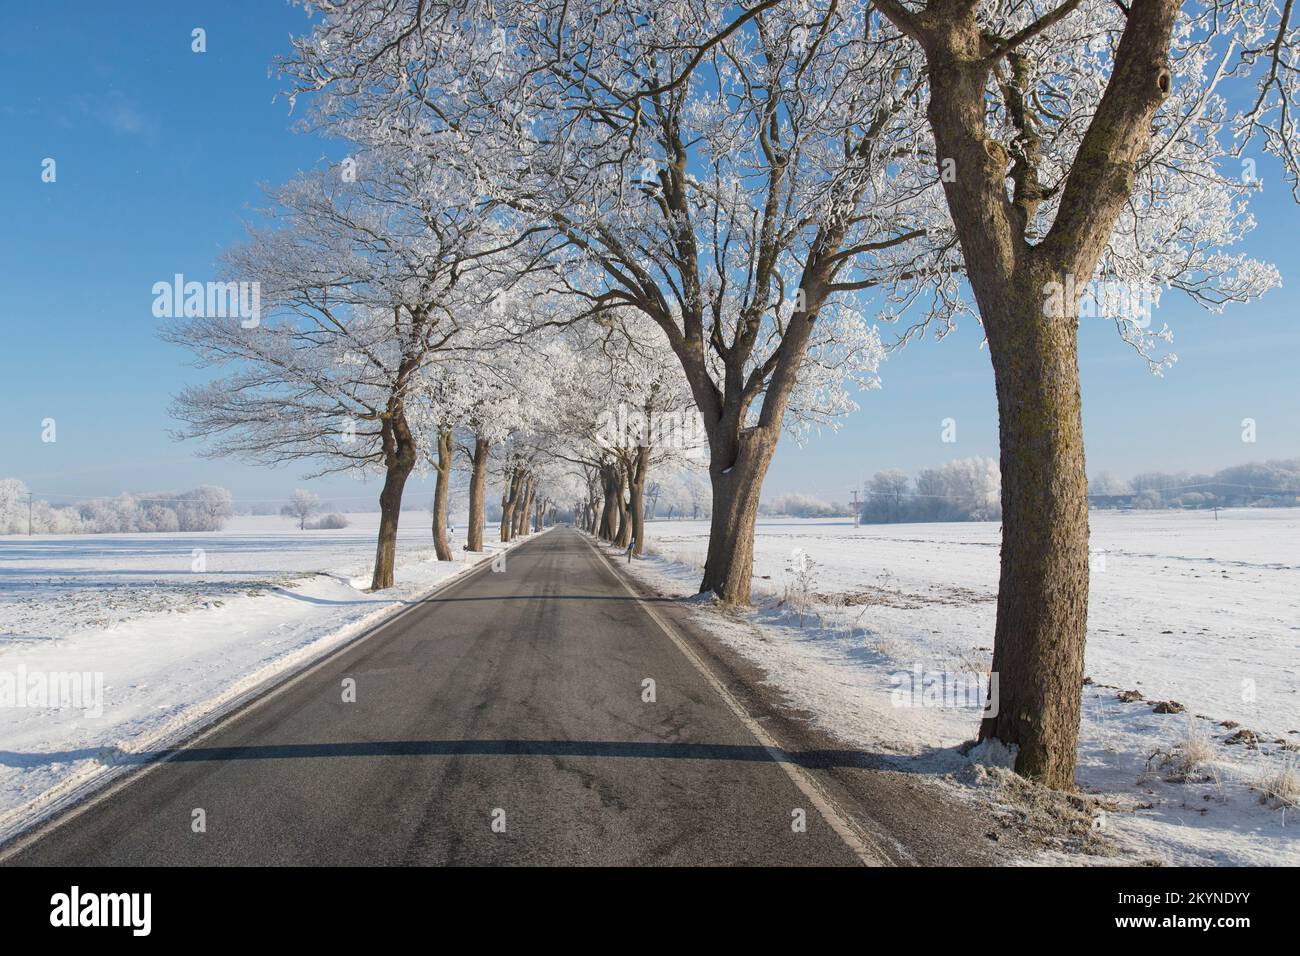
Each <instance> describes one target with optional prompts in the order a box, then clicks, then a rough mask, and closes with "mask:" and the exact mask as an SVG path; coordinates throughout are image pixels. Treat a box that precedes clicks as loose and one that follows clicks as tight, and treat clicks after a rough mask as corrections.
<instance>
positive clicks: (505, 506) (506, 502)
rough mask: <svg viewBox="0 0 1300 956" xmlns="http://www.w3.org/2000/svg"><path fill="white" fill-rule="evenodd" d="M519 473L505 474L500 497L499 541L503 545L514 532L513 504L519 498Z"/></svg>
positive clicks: (514, 471)
mask: <svg viewBox="0 0 1300 956" xmlns="http://www.w3.org/2000/svg"><path fill="white" fill-rule="evenodd" d="M519 481H520V472H519V470H518V469H513V470H511V471H509V472H507V473H506V484H505V490H504V492H503V494H502V495H501V541H502V543H503V544H504V543H505V542H507V541H509V540H510V539H511V537H513V533H514V530H515V502H516V501H517V500H518V498H519Z"/></svg>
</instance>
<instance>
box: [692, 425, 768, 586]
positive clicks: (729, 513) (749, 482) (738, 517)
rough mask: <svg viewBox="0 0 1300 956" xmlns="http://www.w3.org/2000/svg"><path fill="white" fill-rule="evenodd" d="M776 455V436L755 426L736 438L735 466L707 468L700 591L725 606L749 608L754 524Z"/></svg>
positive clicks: (752, 572)
mask: <svg viewBox="0 0 1300 956" xmlns="http://www.w3.org/2000/svg"><path fill="white" fill-rule="evenodd" d="M775 451H776V435H773V434H769V433H766V432H764V431H762V430H760V429H758V428H754V429H750V430H748V431H745V432H743V433H742V434H741V436H740V449H739V452H738V453H737V455H736V458H735V462H734V464H732V466H731V467H730V468H727V469H726V470H725V471H723V470H719V469H718V468H717V467H716V466H710V468H709V479H710V481H711V482H712V484H713V517H712V521H711V523H710V525H709V550H708V555H707V557H706V558H705V561H704V580H702V581H701V582H700V590H701V591H712V592H713V593H714V594H716V595H718V597H720V598H721V599H722V600H723V601H724V602H725V603H727V604H748V603H749V588H750V581H751V579H752V578H753V574H754V521H755V520H756V519H757V518H758V499H759V494H760V492H761V491H762V487H763V478H764V476H765V475H766V474H767V466H768V465H769V464H770V463H771V461H772V455H773V453H774V452H775Z"/></svg>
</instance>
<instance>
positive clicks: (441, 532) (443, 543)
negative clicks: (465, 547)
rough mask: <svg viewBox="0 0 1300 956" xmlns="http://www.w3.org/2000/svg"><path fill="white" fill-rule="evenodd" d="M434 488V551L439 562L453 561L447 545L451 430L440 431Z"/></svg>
mask: <svg viewBox="0 0 1300 956" xmlns="http://www.w3.org/2000/svg"><path fill="white" fill-rule="evenodd" d="M434 470H435V473H436V475H435V482H434V487H433V550H434V553H435V554H437V556H438V560H439V561H450V560H451V545H449V544H448V543H447V497H448V493H449V486H450V484H451V429H450V428H443V429H439V431H438V460H437V464H436V466H435V469H434Z"/></svg>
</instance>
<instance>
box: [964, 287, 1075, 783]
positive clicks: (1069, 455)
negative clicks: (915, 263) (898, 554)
mask: <svg viewBox="0 0 1300 956" xmlns="http://www.w3.org/2000/svg"><path fill="white" fill-rule="evenodd" d="M1026 285H1027V286H1028V291H1027V292H1025V293H1020V295H1021V297H1022V299H1023V300H1024V301H1022V302H1021V303H1019V305H1018V307H1017V309H1016V311H1017V312H1019V313H1021V314H1016V315H1006V316H1005V321H999V322H997V323H995V324H994V326H993V327H991V328H990V330H989V352H990V355H991V357H992V359H993V368H994V375H995V378H996V382H997V396H998V419H999V438H1000V451H1001V465H1002V573H1001V578H1000V580H999V584H998V614H997V630H996V634H995V637H994V644H993V647H994V651H993V672H994V673H995V674H996V675H997V678H998V683H997V699H996V701H994V703H996V706H997V712H996V716H992V717H988V718H986V719H985V720H984V722H983V724H982V726H981V727H980V737H981V738H986V737H992V738H997V739H998V740H1000V741H1002V742H1003V743H1005V744H1011V745H1015V746H1017V747H1018V748H1019V752H1018V755H1017V758H1016V770H1017V772H1019V773H1021V774H1023V775H1025V776H1029V777H1033V778H1035V779H1037V780H1041V781H1042V782H1043V783H1046V784H1047V785H1049V786H1052V787H1056V788H1058V789H1066V788H1069V787H1072V786H1073V784H1074V768H1075V759H1076V756H1075V755H1076V747H1077V743H1078V730H1079V698H1080V694H1081V692H1082V688H1083V651H1084V643H1085V640H1086V638H1087V617H1088V487H1087V480H1086V478H1085V474H1086V471H1085V468H1084V452H1083V424H1082V419H1081V415H1080V404H1079V369H1078V358H1077V335H1078V320H1077V318H1076V317H1075V316H1074V312H1075V309H1074V307H1073V303H1067V304H1068V305H1069V306H1070V308H1069V312H1070V315H1068V316H1065V317H1062V318H1056V319H1051V320H1048V321H1044V317H1043V307H1042V299H1041V297H1040V293H1039V289H1041V288H1042V285H1043V283H1040V282H1030V283H1026Z"/></svg>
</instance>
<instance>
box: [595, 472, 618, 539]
mask: <svg viewBox="0 0 1300 956" xmlns="http://www.w3.org/2000/svg"><path fill="white" fill-rule="evenodd" d="M600 478H601V484H602V487H603V488H604V491H605V504H604V507H603V508H602V509H601V512H600V527H599V529H598V530H597V535H598V536H599V537H600V538H601V540H603V541H613V540H614V535H615V533H616V532H617V525H616V521H617V515H618V497H619V490H618V467H617V466H616V465H613V464H605V465H601V466H600Z"/></svg>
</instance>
